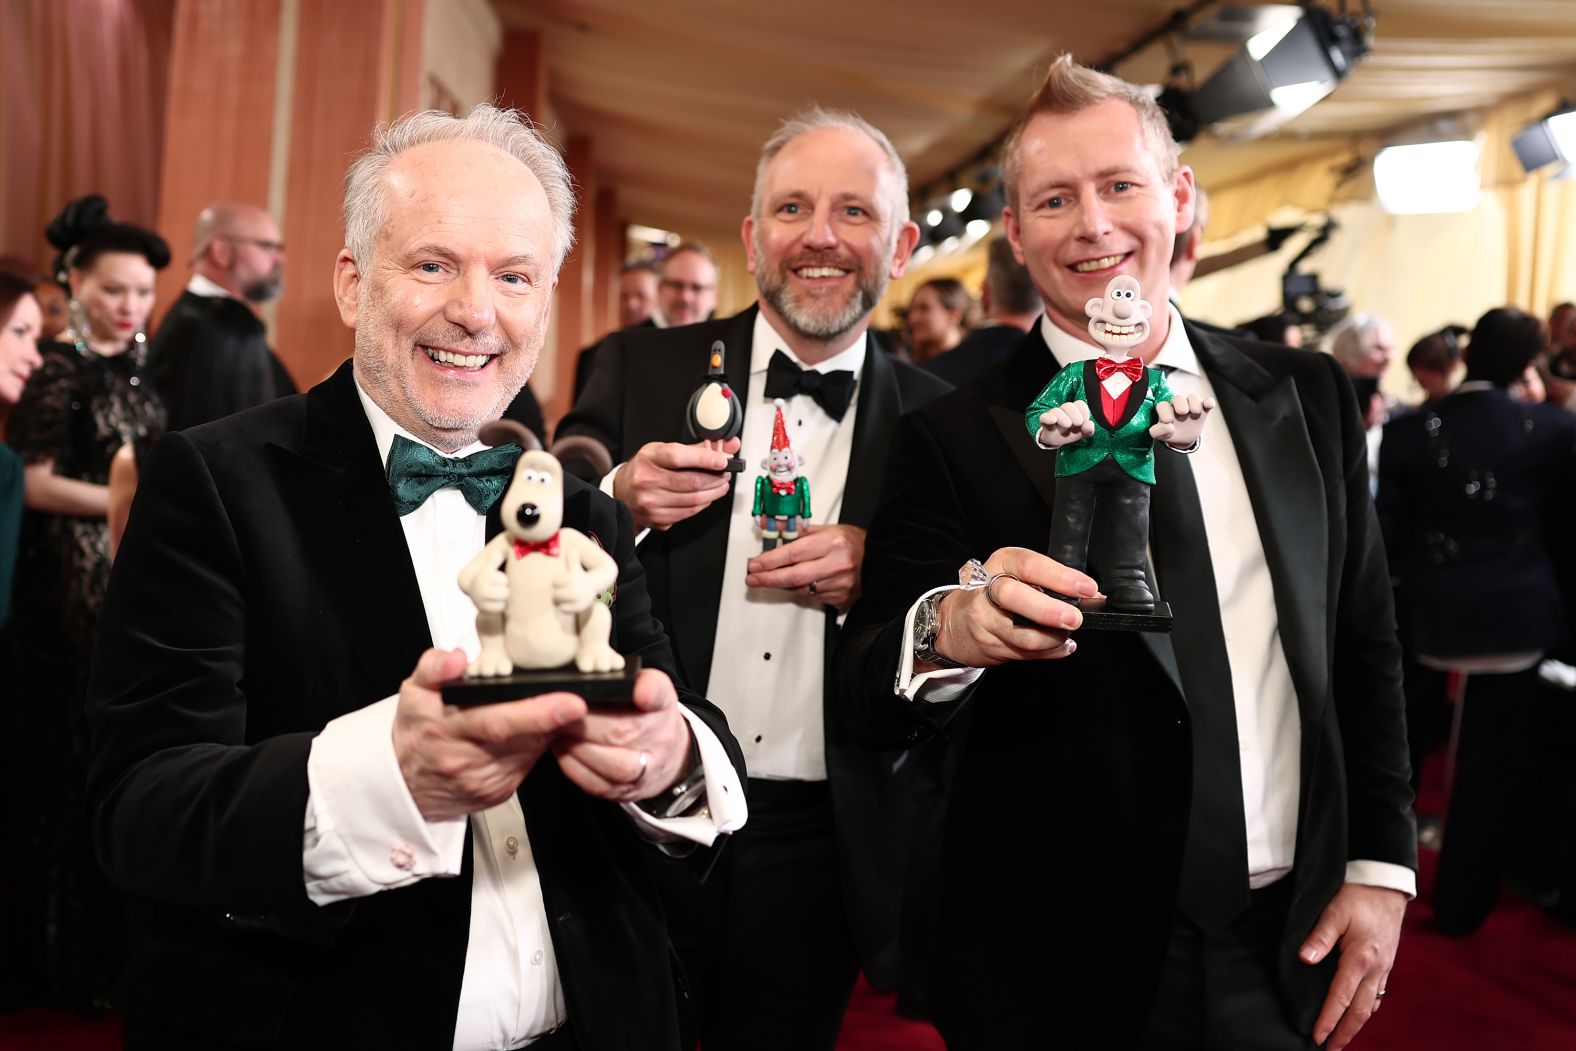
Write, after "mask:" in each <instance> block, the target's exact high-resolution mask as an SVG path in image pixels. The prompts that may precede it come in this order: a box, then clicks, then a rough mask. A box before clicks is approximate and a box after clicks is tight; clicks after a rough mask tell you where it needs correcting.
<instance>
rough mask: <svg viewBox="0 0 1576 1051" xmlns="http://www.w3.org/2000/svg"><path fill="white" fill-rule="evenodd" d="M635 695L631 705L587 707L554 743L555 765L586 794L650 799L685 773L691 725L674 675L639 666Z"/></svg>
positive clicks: (623, 799)
mask: <svg viewBox="0 0 1576 1051" xmlns="http://www.w3.org/2000/svg"><path fill="white" fill-rule="evenodd" d="M633 700H634V706H633V707H631V708H597V709H595V710H594V711H591V712H590V713H589V714H587V715H586V717H585V718H583V719H581V720H580V721H578V722H576V723H573V724H571V725H569V726H566V727H564V729H563V731H562V732H561V733H559V735H558V738H557V739H556V740H555V741H554V742H553V754H554V755H555V756H557V757H558V768H559V769H560V770H562V771H563V772H564V776H565V777H567V778H569V780H571V781H573V782H574V783H575V784H577V785H579V786H580V787H581V789H582V790H584V791H585V792H586V793H587V794H589V795H593V796H596V797H597V798H599V799H611V800H613V801H615V802H618V803H627V802H632V801H634V800H639V799H650V798H651V797H652V796H655V795H658V794H660V793H662V792H666V791H667V790H668V789H669V788H672V787H673V786H674V785H675V784H677V783H678V782H679V781H680V780H682V779H683V778H685V777H687V776H689V773H690V770H691V766H690V741H691V737H690V728H689V723H688V722H686V721H685V719H684V716H682V715H680V714H679V695H678V692H677V691H676V690H674V689H673V680H672V679H669V678H668V677H667V675H666V674H664V673H663V672H661V671H658V670H657V669H656V668H645V669H642V670H641V672H640V677H639V678H638V679H636V680H635V691H634V697H633ZM642 752H644V753H646V768H645V770H644V771H642V770H641V766H640V753H642Z"/></svg>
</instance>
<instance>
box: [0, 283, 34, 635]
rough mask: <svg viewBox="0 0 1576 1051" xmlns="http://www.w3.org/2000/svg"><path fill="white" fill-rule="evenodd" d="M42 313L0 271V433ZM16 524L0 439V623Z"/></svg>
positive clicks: (7, 608)
mask: <svg viewBox="0 0 1576 1051" xmlns="http://www.w3.org/2000/svg"><path fill="white" fill-rule="evenodd" d="M42 331H43V316H42V313H41V311H40V310H39V306H38V299H37V298H36V297H35V296H34V295H33V283H32V282H31V281H30V280H28V279H27V278H25V277H21V276H18V275H16V274H13V273H8V272H5V271H0V433H3V424H4V422H5V420H6V418H7V417H8V416H9V415H10V411H11V406H13V405H15V404H16V403H17V401H18V400H20V399H21V397H22V391H23V389H24V388H25V387H26V386H27V380H28V377H29V376H31V375H32V374H33V370H34V369H36V368H38V366H39V364H40V363H41V362H42V361H43V359H42V358H40V357H39V355H38V337H39V333H40V332H42ZM21 528H22V461H21V459H20V458H19V457H18V456H17V455H16V453H14V452H12V451H11V448H10V446H8V445H6V444H5V443H4V442H3V441H0V627H3V626H4V625H5V623H6V621H7V620H8V619H9V618H10V613H11V582H12V579H13V574H14V572H15V570H16V552H17V542H18V540H19V537H20V531H21Z"/></svg>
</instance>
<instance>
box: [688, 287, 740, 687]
mask: <svg viewBox="0 0 1576 1051" xmlns="http://www.w3.org/2000/svg"><path fill="white" fill-rule="evenodd" d="M758 310H759V308H758V307H753V306H752V307H750V308H749V309H748V310H745V311H744V312H743V313H741V314H737V315H735V316H734V317H733V318H731V319H729V321H728V322H727V326H728V327H727V329H726V330H725V332H724V335H723V337H722V339H723V345H724V347H726V349H727V352H728V359H727V366H726V371H727V373H728V386H730V387H732V388H733V390H734V393H736V394H737V395H738V397H739V407H740V408H741V409H742V410H744V419H746V420H747V419H748V418H749V414H750V404H749V402H750V398H749V390H750V357H751V355H752V353H753V352H754V346H753V344H754V342H755V315H756V313H757V312H758ZM681 331H682V330H681ZM710 350H711V344H710V343H709V342H708V343H706V345H705V346H698V345H697V346H696V348H695V362H696V364H697V366H698V368H697V369H696V373H695V375H696V381H695V382H696V384H699V382H700V377H701V376H703V375H705V372H706V355H707V353H708V352H709V351H710ZM693 389H694V387H693V386H692V387H691V388H690V390H693ZM684 397H685V398H688V397H689V391H688V390H687V391H685V392H684ZM684 404H685V402H683V401H680V402H678V403H676V404H675V405H674V406H673V412H674V418H673V423H674V432H673V433H674V434H675V435H678V434H679V433H680V430H681V429H682V427H683V412H684ZM675 440H677V439H675ZM751 477H753V475H752V472H751V465H750V464H745V465H744V470H743V471H742V472H740V474H739V475H738V476H736V477H735V479H734V483H733V484H734V485H736V486H737V485H741V484H743V485H748V484H752V483H750V482H747V481H742V480H743V479H747V478H751ZM732 512H733V493H732V492H731V491H730V492H729V494H728V495H727V496H725V497H723V498H722V499H720V500H718V501H717V502H716V503H714V504H712V505H711V506H710V507H708V508H706V510H704V511H702V512H701V513H700V514H698V515H696V516H695V517H694V518H691V519H690V520H688V521H687V522H681V523H680V524H678V525H676V526H674V527H673V529H672V530H671V531H670V535H669V537H668V542H669V545H670V546H669V549H668V551H669V554H668V567H669V569H668V571H669V575H670V580H671V583H670V585H669V587H670V588H671V590H672V595H673V598H672V600H671V601H670V603H669V606H670V609H669V610H668V622H669V623H668V636H669V638H671V639H672V640H673V650H674V655H675V656H676V658H677V659H678V662H679V666H680V667H681V668H682V669H683V671H684V674H685V677H686V678H687V679H688V680H689V687H690V689H692V690H694V691H695V692H696V693H700V694H705V692H706V684H707V682H708V681H709V680H710V678H711V651H712V647H713V645H715V643H716V637H717V608H718V605H719V604H720V603H721V601H722V571H723V560H724V559H725V558H726V557H727V553H728V525H729V522H730V521H731V519H732Z"/></svg>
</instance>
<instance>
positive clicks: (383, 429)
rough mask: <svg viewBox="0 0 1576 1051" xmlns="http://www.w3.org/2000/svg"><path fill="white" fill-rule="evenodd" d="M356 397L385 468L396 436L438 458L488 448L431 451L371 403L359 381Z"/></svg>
mask: <svg viewBox="0 0 1576 1051" xmlns="http://www.w3.org/2000/svg"><path fill="white" fill-rule="evenodd" d="M356 396H357V397H359V398H360V399H361V408H362V410H363V411H364V412H365V413H366V414H367V422H368V423H370V424H371V425H372V437H373V439H374V440H375V441H376V442H377V443H378V460H379V462H380V463H382V464H384V465H385V466H387V464H388V462H389V449H390V448H391V447H392V446H393V445H394V436H395V435H396V434H397V435H399V436H400V437H402V438H404V439H406V440H407V441H412V442H415V443H416V444H417V445H426V446H427V448H429V449H432V451H433V452H435V453H437V454H438V455H439V456H449V457H455V456H469V455H470V454H471V453H474V452H480V451H481V450H483V449H486V448H488V446H487V445H486V444H485V443H483V442H472V443H471V444H470V445H467V446H466V447H465V448H463V449H461V450H459V451H458V452H452V453H446V452H444V451H443V450H442V449H433V448H432V446H431V445H428V444H427V443H426V442H424V441H422V440H421V439H420V438H418V437H416V436H415V435H414V434H412V433H410V432H409V431H407V430H406V429H405V428H403V427H401V426H400V425H399V424H397V423H395V422H394V418H393V417H392V416H390V415H389V414H388V413H386V412H384V411H383V406H381V405H379V404H378V403H377V402H375V401H373V400H372V395H370V394H368V393H367V392H366V390H365V389H363V388H362V386H361V381H360V380H356Z"/></svg>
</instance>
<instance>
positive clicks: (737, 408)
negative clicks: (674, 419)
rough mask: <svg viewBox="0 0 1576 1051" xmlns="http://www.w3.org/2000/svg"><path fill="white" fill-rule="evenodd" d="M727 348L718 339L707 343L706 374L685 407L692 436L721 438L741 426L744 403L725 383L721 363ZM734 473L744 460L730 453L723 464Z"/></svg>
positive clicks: (730, 435)
mask: <svg viewBox="0 0 1576 1051" xmlns="http://www.w3.org/2000/svg"><path fill="white" fill-rule="evenodd" d="M726 360H727V350H726V349H725V348H724V347H723V345H722V340H720V339H719V340H717V341H716V342H714V343H713V344H712V345H711V362H710V364H709V365H708V366H707V368H706V378H705V380H704V381H703V382H702V383H701V385H700V387H699V388H697V389H696V391H695V393H694V394H692V395H690V400H689V408H688V409H686V410H685V423H686V424H687V425H688V427H689V430H690V433H691V434H693V435H694V436H695V437H696V438H698V439H701V440H704V441H708V442H725V441H727V440H728V439H729V438H737V437H738V436H739V432H740V431H741V430H743V429H744V406H742V405H740V404H739V396H738V395H737V394H735V393H734V392H733V388H732V387H730V386H728V376H727V373H725V372H724V371H723V364H724V362H725V361H726ZM726 469H727V470H728V471H731V472H732V473H734V474H738V473H739V472H740V471H742V470H744V461H743V460H741V459H740V458H739V457H737V456H734V457H731V458H730V459H729V460H728V466H727V468H726Z"/></svg>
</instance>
